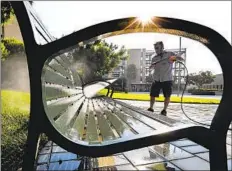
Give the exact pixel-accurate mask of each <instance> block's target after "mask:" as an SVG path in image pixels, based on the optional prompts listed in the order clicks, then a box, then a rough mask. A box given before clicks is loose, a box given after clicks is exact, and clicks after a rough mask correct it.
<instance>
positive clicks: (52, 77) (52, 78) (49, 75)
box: [44, 69, 73, 86]
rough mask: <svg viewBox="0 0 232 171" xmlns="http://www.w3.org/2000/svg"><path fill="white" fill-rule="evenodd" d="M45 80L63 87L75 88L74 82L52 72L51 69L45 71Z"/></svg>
mask: <svg viewBox="0 0 232 171" xmlns="http://www.w3.org/2000/svg"><path fill="white" fill-rule="evenodd" d="M44 80H45V81H46V82H50V83H54V84H61V85H67V86H73V84H72V82H71V81H70V80H68V79H66V78H64V77H62V76H61V75H59V74H58V73H56V72H54V71H52V70H50V69H45V74H44Z"/></svg>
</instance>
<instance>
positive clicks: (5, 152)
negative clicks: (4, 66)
mask: <svg viewBox="0 0 232 171" xmlns="http://www.w3.org/2000/svg"><path fill="white" fill-rule="evenodd" d="M1 107H2V108H1V109H2V111H1V113H2V137H1V158H2V160H1V161H2V163H1V169H2V170H18V168H20V167H21V164H22V157H23V153H24V151H25V142H26V138H27V128H28V120H29V113H30V94H29V93H24V92H17V91H9V90H2V91H1ZM41 140H42V141H41V143H44V142H45V141H46V139H45V137H44V136H43V137H42V139H41Z"/></svg>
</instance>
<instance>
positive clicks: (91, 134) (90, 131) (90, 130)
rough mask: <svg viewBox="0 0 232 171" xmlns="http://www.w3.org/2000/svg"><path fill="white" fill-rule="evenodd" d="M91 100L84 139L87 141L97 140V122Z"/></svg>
mask: <svg viewBox="0 0 232 171" xmlns="http://www.w3.org/2000/svg"><path fill="white" fill-rule="evenodd" d="M93 110H94V109H93V105H92V101H91V100H90V102H89V118H88V122H87V131H86V141H89V143H93V142H99V137H98V130H97V124H96V121H95V117H94V111H93Z"/></svg>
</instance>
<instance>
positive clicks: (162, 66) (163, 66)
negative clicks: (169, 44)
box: [148, 41, 183, 116]
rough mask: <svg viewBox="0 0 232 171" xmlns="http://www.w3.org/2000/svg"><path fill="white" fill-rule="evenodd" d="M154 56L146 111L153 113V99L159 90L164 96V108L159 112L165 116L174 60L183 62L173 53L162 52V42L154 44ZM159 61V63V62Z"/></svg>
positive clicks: (170, 91)
mask: <svg viewBox="0 0 232 171" xmlns="http://www.w3.org/2000/svg"><path fill="white" fill-rule="evenodd" d="M154 48H155V52H156V56H154V57H153V58H152V63H151V66H150V68H154V69H155V72H154V74H153V83H152V85H151V90H150V107H149V108H148V111H151V112H154V110H153V106H154V103H155V97H159V94H160V89H162V91H163V95H164V98H165V99H164V108H163V110H162V111H161V114H162V115H165V116H166V115H167V111H166V110H167V107H168V104H169V102H170V97H171V94H172V68H173V63H174V61H176V60H183V58H182V57H180V56H176V55H175V54H174V53H173V52H167V51H164V44H163V42H162V41H160V42H156V43H155V44H154ZM159 61H160V62H159Z"/></svg>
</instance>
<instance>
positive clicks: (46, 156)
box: [37, 154, 50, 164]
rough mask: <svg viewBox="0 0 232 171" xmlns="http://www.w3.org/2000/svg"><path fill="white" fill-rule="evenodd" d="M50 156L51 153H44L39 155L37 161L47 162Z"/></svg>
mask: <svg viewBox="0 0 232 171" xmlns="http://www.w3.org/2000/svg"><path fill="white" fill-rule="evenodd" d="M49 157H50V154H42V155H39V156H38V161H37V163H39V164H40V163H46V162H48V160H49Z"/></svg>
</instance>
